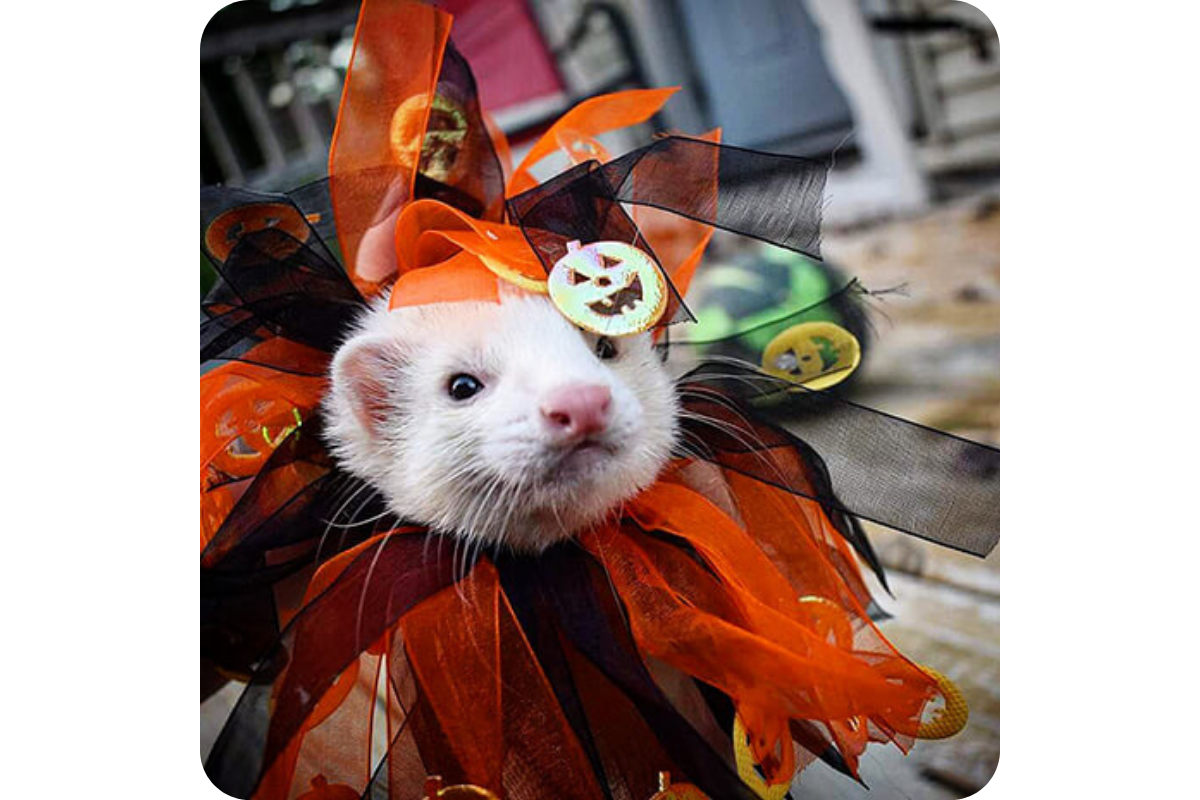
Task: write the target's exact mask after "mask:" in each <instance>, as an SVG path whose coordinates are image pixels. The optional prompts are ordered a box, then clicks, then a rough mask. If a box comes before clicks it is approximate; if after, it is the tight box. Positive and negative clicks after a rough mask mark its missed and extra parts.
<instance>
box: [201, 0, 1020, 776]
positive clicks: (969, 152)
mask: <svg viewBox="0 0 1200 800" xmlns="http://www.w3.org/2000/svg"><path fill="white" fill-rule="evenodd" d="M358 5H359V3H358V0H244V1H243V2H238V3H234V4H232V5H229V6H227V7H225V8H224V9H222V10H221V11H219V12H218V13H217V14H216V15H215V16H214V17H213V18H212V20H211V21H210V22H209V24H208V26H207V27H206V29H205V31H204V34H203V38H202V41H201V47H200V132H201V153H200V181H201V183H202V184H208V183H227V184H232V185H240V186H248V187H253V188H259V189H276V190H283V189H291V188H294V187H296V186H298V185H300V184H302V183H305V182H307V181H310V180H315V179H318V178H321V177H323V176H324V174H325V166H326V158H327V154H328V147H329V140H330V137H331V135H332V132H333V124H334V121H335V119H336V116H337V106H338V101H339V98H340V95H341V85H342V79H343V77H344V75H345V70H346V66H347V64H348V63H349V59H350V52H351V46H352V41H353V34H354V23H355V19H356V17H357V13H358ZM438 5H440V6H441V7H442V8H444V9H445V10H446V11H448V12H450V13H452V14H454V16H455V22H454V28H453V32H452V37H453V39H454V41H455V44H456V46H457V47H458V49H459V50H460V51H461V52H462V53H463V55H464V56H466V58H467V60H468V61H469V62H470V64H471V66H472V68H473V70H474V72H475V77H476V80H477V81H478V84H479V94H480V99H481V100H482V102H483V105H484V107H485V108H486V109H487V110H488V111H489V113H491V114H492V115H493V117H494V118H495V120H496V121H497V122H498V124H499V125H500V127H501V128H502V129H503V130H504V131H505V133H506V134H507V135H508V137H509V139H510V140H511V142H512V144H513V151H514V152H513V155H514V161H519V160H520V158H521V156H522V155H523V154H524V151H525V150H526V149H527V148H528V147H529V146H530V145H531V144H532V142H533V141H534V140H535V139H536V138H537V137H538V136H539V135H540V134H541V132H543V131H544V130H545V129H546V128H547V127H549V125H550V123H552V122H553V121H554V120H555V119H556V118H557V117H558V116H559V115H560V114H561V113H562V112H563V111H565V110H566V109H568V108H569V107H570V106H572V105H573V104H574V103H576V102H578V101H579V100H581V99H584V98H586V97H590V96H592V95H595V94H600V93H604V92H610V91H615V90H618V89H626V88H637V87H651V86H669V85H678V86H681V87H682V90H681V91H680V92H679V93H678V94H677V95H676V96H675V97H674V98H673V99H672V100H671V102H670V103H668V104H667V106H666V108H665V109H664V111H663V112H662V113H661V114H660V115H658V116H657V117H655V118H654V119H653V120H652V121H651V123H650V124H648V125H646V126H642V128H643V129H642V130H631V131H625V132H621V133H619V134H617V135H613V136H610V137H602V139H604V144H606V145H607V146H609V147H610V149H611V150H613V151H614V152H621V151H622V150H624V149H628V148H629V147H632V146H634V145H637V144H641V143H644V142H645V141H646V140H647V139H648V138H649V137H650V136H651V135H653V133H654V132H655V131H656V130H678V131H682V132H687V133H700V132H703V131H707V130H709V129H711V128H715V127H720V128H722V131H723V136H722V139H723V141H725V142H728V143H731V144H736V145H741V146H744V147H751V148H756V149H762V150H770V151H775V152H788V153H794V154H798V155H807V156H814V157H820V158H827V159H832V160H833V163H834V169H833V170H832V173H831V176H830V180H829V184H828V188H827V209H826V224H825V238H824V245H823V250H824V255H825V258H826V261H827V262H828V263H830V264H833V265H836V266H837V268H838V269H839V270H840V271H841V272H842V273H843V274H845V275H849V276H855V277H858V278H859V279H860V280H861V281H862V282H863V283H864V284H865V285H866V286H867V287H868V288H870V289H885V288H892V287H902V289H901V291H899V292H896V293H891V294H888V295H885V296H884V297H883V298H880V299H879V300H877V301H875V302H874V305H875V308H876V312H877V313H876V314H875V316H874V321H875V326H876V329H877V330H876V333H877V335H876V336H875V337H873V338H872V341H871V342H870V351H869V354H868V358H867V359H866V361H865V363H864V365H863V367H862V368H861V369H860V375H859V376H858V378H857V379H856V381H855V383H854V385H853V389H852V391H853V395H852V396H853V398H854V399H855V400H858V401H861V402H864V403H866V404H867V405H870V406H871V407H873V408H877V409H880V410H884V411H888V412H890V413H893V414H897V415H899V416H902V417H905V418H907V419H911V420H914V421H917V422H921V423H924V424H927V425H931V426H933V427H936V428H939V429H942V430H946V431H951V432H953V433H956V434H959V435H961V436H966V437H967V438H971V439H975V440H978V441H984V442H987V443H990V444H995V445H998V444H999V430H1000V413H999V411H1000V380H999V352H1000V345H999V287H1000V258H999V229H1000V219H999V217H1000V200H999V178H1000V60H999V58H1000V53H999V43H998V40H997V37H996V32H995V30H994V29H993V28H992V25H991V23H990V22H989V21H988V19H987V18H986V16H984V15H983V14H982V13H981V12H980V11H978V10H977V9H975V8H974V7H973V6H970V5H968V4H966V3H961V2H955V1H954V0H743V1H742V2H737V3H732V2H727V1H725V2H722V0H608V1H606V2H590V1H587V0H441V2H439V3H438ZM552 166H553V165H552ZM553 171H555V170H554V169H551V172H553ZM792 257H793V256H791V255H788V254H783V255H781V253H780V252H777V251H776V252H768V251H767V249H766V248H764V247H763V246H762V245H760V244H758V243H756V242H751V241H749V240H745V239H741V238H740V237H734V236H730V235H723V234H721V233H720V232H718V235H717V236H716V237H714V241H713V245H712V246H711V248H710V250H709V253H708V254H707V256H706V259H707V260H708V261H709V262H715V263H716V264H721V263H725V264H736V265H738V268H739V269H743V270H744V269H746V268H747V265H749V267H748V268H749V269H754V266H755V265H756V264H766V263H767V262H769V261H774V262H778V261H779V259H780V258H792ZM794 258H796V259H799V258H800V257H798V256H795V257H794ZM797 264H798V266H799V267H804V266H805V265H804V264H801V263H800V262H799V261H798V262H797ZM702 272H703V271H702ZM211 280H212V273H211V270H210V269H209V268H208V266H207V265H206V264H205V263H204V261H203V257H202V262H201V289H202V291H205V290H206V289H207V287H208V285H209V284H210V283H211ZM870 532H871V535H872V538H873V541H874V542H875V543H876V546H877V549H879V550H880V555H881V557H882V558H883V560H884V562H885V564H886V565H887V567H888V569H889V572H890V573H891V576H892V577H891V580H892V590H893V592H894V598H889V597H887V596H886V595H884V596H883V597H882V604H883V605H884V606H885V607H886V608H887V609H888V610H890V611H891V612H892V613H893V614H894V616H895V618H894V619H892V620H891V621H889V622H887V623H885V624H884V625H883V630H884V632H885V633H886V634H887V635H888V636H889V637H890V638H891V639H892V640H893V641H894V642H895V643H896V644H897V646H898V647H899V648H900V649H901V650H902V651H903V652H905V653H906V654H907V655H909V656H910V657H911V658H913V659H914V660H916V661H918V662H921V663H925V664H929V665H931V666H933V667H936V668H937V669H938V670H940V671H941V672H943V673H945V674H946V675H948V676H949V677H950V678H951V679H953V680H954V681H956V682H957V683H958V684H959V685H960V686H961V687H962V689H963V691H964V693H965V694H966V696H967V699H968V701H969V703H970V706H971V717H970V722H969V724H968V726H967V728H966V730H965V731H963V732H962V733H961V734H959V735H958V736H957V737H955V738H953V739H949V740H946V741H942V742H920V743H918V744H917V745H916V746H915V748H914V750H913V752H912V753H911V754H910V755H909V756H908V757H903V756H901V755H900V754H899V753H897V752H895V750H894V748H872V752H870V753H869V754H868V756H867V758H866V759H865V761H864V765H863V779H864V781H865V782H866V783H867V785H869V786H870V787H871V791H870V792H869V795H868V792H867V790H866V789H864V788H862V787H860V786H858V785H856V784H854V783H852V782H850V781H848V780H847V779H845V778H844V777H842V776H840V775H837V774H836V773H833V772H832V771H831V770H828V769H825V768H823V766H822V765H820V764H818V765H815V766H813V767H812V768H810V769H808V770H806V771H805V772H804V773H803V774H802V775H801V777H800V779H799V780H798V781H797V785H796V786H795V787H794V788H795V790H796V796H798V797H821V798H855V797H867V796H870V797H871V798H874V800H888V799H890V798H929V800H949V799H950V798H962V797H966V796H968V795H970V794H973V793H974V792H975V791H977V790H978V789H979V788H980V787H982V786H983V785H984V784H985V783H986V782H987V780H988V779H989V778H990V777H991V775H992V773H993V772H994V771H995V769H996V764H997V761H998V758H999V564H1000V556H999V548H997V549H996V551H994V552H993V553H992V554H991V556H989V557H988V558H987V559H986V560H980V559H976V558H972V557H969V556H964V555H960V554H958V553H955V552H951V551H948V550H945V549H941V548H937V547H934V546H931V545H928V544H926V543H925V542H922V541H919V540H916V539H914V538H912V537H906V536H902V535H899V534H896V533H893V532H891V531H888V530H886V529H882V528H879V527H878V526H875V527H872V528H871V530H870ZM880 594H883V593H882V592H880ZM219 717H220V715H219V714H212V715H207V716H206V718H205V725H209V726H210V727H211V725H216V724H218V722H219ZM213 732H214V731H208V732H206V733H205V734H204V736H205V737H211V735H212V733H213ZM209 741H211V738H209Z"/></svg>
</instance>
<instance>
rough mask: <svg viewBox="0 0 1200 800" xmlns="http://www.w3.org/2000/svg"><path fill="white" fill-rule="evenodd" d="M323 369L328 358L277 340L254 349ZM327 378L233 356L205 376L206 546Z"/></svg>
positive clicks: (253, 354) (203, 521)
mask: <svg viewBox="0 0 1200 800" xmlns="http://www.w3.org/2000/svg"><path fill="white" fill-rule="evenodd" d="M256 357H261V358H264V359H267V360H272V359H274V360H275V362H276V363H278V361H279V360H283V361H284V362H285V363H288V364H291V365H293V366H294V368H296V369H299V370H305V371H312V372H313V373H315V374H320V373H321V371H323V370H324V366H325V364H326V363H327V361H328V356H327V355H325V354H323V353H320V352H319V351H316V350H312V349H311V348H307V347H304V346H303V345H298V344H294V343H291V342H286V341H283V340H278V339H273V340H270V341H268V342H265V343H263V344H262V345H259V346H258V347H257V348H254V349H252V350H251V351H250V352H248V353H247V354H246V356H245V358H246V359H247V360H249V361H252V360H253V359H254V358H256ZM324 386H325V382H324V379H322V378H315V377H305V376H303V375H296V374H291V373H284V372H279V371H278V370H276V369H272V368H269V367H264V366H259V365H257V364H254V363H246V362H240V361H234V362H230V363H227V364H222V365H220V366H218V367H216V368H214V369H212V370H210V371H209V372H207V373H205V374H204V375H202V376H200V546H201V548H203V547H205V546H207V545H208V543H209V541H210V540H211V539H212V537H213V534H215V533H216V531H217V529H218V528H220V526H221V524H222V523H223V522H224V521H225V518H226V517H227V516H228V514H229V512H230V510H231V509H232V508H233V505H234V503H235V502H237V500H238V499H239V498H240V497H241V495H242V491H243V490H244V488H245V484H244V482H245V481H246V479H248V478H252V477H255V476H257V475H258V474H259V473H260V471H261V470H262V468H263V466H264V464H265V463H266V461H267V458H269V457H270V455H271V453H272V452H274V450H275V448H276V447H277V446H279V444H280V443H281V442H282V441H283V439H284V438H286V437H287V436H288V435H289V434H290V433H292V432H293V431H294V430H296V429H297V428H298V427H299V426H300V425H302V424H303V421H304V419H305V418H307V417H308V416H309V415H310V414H311V413H312V410H313V409H314V408H316V406H317V404H318V403H319V402H320V398H321V393H322V391H323V390H324Z"/></svg>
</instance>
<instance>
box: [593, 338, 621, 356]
mask: <svg viewBox="0 0 1200 800" xmlns="http://www.w3.org/2000/svg"><path fill="white" fill-rule="evenodd" d="M596 356H597V357H598V358H599V359H600V360H601V361H608V360H609V359H612V358H616V357H617V346H616V345H615V344H613V340H612V339H610V338H608V337H607V336H601V337H600V338H599V339H597V340H596Z"/></svg>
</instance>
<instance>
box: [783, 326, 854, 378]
mask: <svg viewBox="0 0 1200 800" xmlns="http://www.w3.org/2000/svg"><path fill="white" fill-rule="evenodd" d="M860 360H862V348H861V347H860V346H859V344H858V339H855V338H854V334H852V333H850V331H848V330H846V329H845V328H843V327H841V326H840V325H835V324H834V323H832V322H801V323H800V324H798V325H793V326H792V327H790V328H788V329H787V330H785V331H783V332H782V333H780V334H779V335H778V336H776V337H775V338H774V339H772V340H771V341H770V343H769V344H767V347H766V349H765V350H763V355H762V366H763V369H764V370H766V371H767V372H769V373H771V374H772V375H775V376H777V377H780V378H786V379H787V380H789V381H792V382H793V383H798V384H801V385H802V386H804V387H805V388H806V389H816V390H821V389H828V388H829V387H831V386H836V385H837V384H839V383H841V382H842V381H844V380H846V378H849V377H850V375H851V374H852V373H853V372H854V370H855V369H857V367H858V363H859V361H860Z"/></svg>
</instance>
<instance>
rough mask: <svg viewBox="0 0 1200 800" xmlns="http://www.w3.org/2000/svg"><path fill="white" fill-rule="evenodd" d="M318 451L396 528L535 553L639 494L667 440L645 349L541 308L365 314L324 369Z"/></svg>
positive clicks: (520, 305)
mask: <svg viewBox="0 0 1200 800" xmlns="http://www.w3.org/2000/svg"><path fill="white" fill-rule="evenodd" d="M331 378H332V379H331V390H330V392H329V398H328V400H327V411H328V412H329V413H328V419H329V435H330V438H331V442H330V444H331V447H332V450H333V452H334V454H335V456H336V457H337V458H338V459H339V461H340V462H341V464H342V465H343V467H345V468H346V469H347V470H348V471H350V472H352V473H354V474H355V475H357V476H358V477H360V478H362V479H364V480H366V481H367V482H368V483H370V484H371V485H372V486H373V487H374V488H376V489H377V490H379V491H380V492H381V493H382V494H383V496H384V498H385V499H386V501H387V502H388V504H389V506H390V509H391V510H392V511H393V512H395V513H396V514H397V515H398V516H399V517H401V518H403V519H405V520H408V521H412V522H417V523H421V524H425V525H428V526H430V527H431V528H432V529H434V530H438V531H441V532H444V533H452V534H456V535H460V536H466V537H470V538H472V539H478V540H479V541H481V542H484V543H487V544H495V545H507V546H509V547H512V548H513V549H516V550H522V551H538V550H541V549H544V548H546V547H548V546H550V545H551V544H554V543H555V542H557V541H560V540H562V539H565V538H567V537H570V536H572V535H574V534H575V533H577V532H579V531H581V530H583V529H585V528H587V527H588V526H590V525H593V524H595V523H597V522H599V521H601V520H602V519H604V518H605V517H606V516H608V515H611V514H613V513H615V512H617V511H618V509H619V508H620V506H621V504H622V503H623V502H624V501H626V500H628V499H630V498H631V497H633V496H634V495H635V494H637V493H638V492H639V491H641V490H642V489H644V488H645V487H647V486H649V485H650V484H651V483H652V482H653V481H654V479H655V477H656V476H657V475H658V473H659V471H660V470H661V469H662V467H663V465H664V464H665V463H666V461H667V459H668V457H669V455H670V452H671V448H672V445H673V444H674V440H675V436H676V415H675V411H676V400H675V394H674V391H673V389H672V384H671V380H670V378H669V377H668V375H667V372H666V370H665V369H664V368H663V366H662V365H661V363H660V362H659V359H658V357H657V355H656V354H655V352H654V350H653V348H652V346H651V341H650V336H649V334H644V335H641V336H633V337H623V338H620V339H603V338H599V337H595V336H590V335H587V334H584V333H581V332H580V331H579V330H578V329H577V328H575V327H574V326H573V325H571V323H570V322H568V321H567V320H566V319H565V318H564V317H563V316H562V315H561V314H560V313H559V312H558V311H557V310H556V309H555V308H554V306H553V305H552V304H551V303H550V301H549V300H548V299H546V298H545V297H540V296H533V295H528V294H524V293H522V294H506V295H504V296H503V297H502V299H501V302H500V303H476V302H463V303H441V304H435V305H429V306H419V307H412V308H400V309H396V310H392V311H388V310H387V307H386V305H380V306H378V307H376V308H375V309H374V310H373V311H371V312H370V313H369V314H367V315H366V316H365V317H364V319H363V320H362V322H361V324H360V326H359V327H358V329H357V330H356V331H355V333H354V334H353V335H352V336H351V337H350V338H349V339H348V340H347V341H346V343H345V344H344V345H343V346H342V347H341V348H340V349H339V350H338V352H337V353H336V355H335V357H334V360H333V367H332V376H331Z"/></svg>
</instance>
